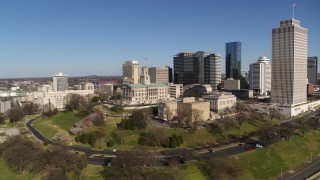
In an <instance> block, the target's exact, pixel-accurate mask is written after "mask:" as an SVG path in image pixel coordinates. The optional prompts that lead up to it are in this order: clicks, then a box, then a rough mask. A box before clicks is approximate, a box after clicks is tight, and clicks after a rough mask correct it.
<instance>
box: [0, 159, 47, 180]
mask: <svg viewBox="0 0 320 180" xmlns="http://www.w3.org/2000/svg"><path fill="white" fill-rule="evenodd" d="M0 179H1V180H12V179H15V180H40V179H41V177H39V176H35V175H32V174H30V173H27V172H25V173H24V174H22V175H18V174H16V173H14V172H12V171H11V170H10V169H8V167H7V165H6V162H5V161H4V160H3V159H2V157H0Z"/></svg>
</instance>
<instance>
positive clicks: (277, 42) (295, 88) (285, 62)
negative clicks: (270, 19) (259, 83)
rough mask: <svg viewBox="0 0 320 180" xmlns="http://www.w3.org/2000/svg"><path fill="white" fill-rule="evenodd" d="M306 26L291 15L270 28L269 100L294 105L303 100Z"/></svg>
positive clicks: (305, 83) (304, 92)
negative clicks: (270, 68)
mask: <svg viewBox="0 0 320 180" xmlns="http://www.w3.org/2000/svg"><path fill="white" fill-rule="evenodd" d="M307 43H308V30H307V29H306V28H303V27H301V26H300V22H299V21H297V20H295V19H290V20H284V21H281V22H280V27H279V28H274V29H272V80H271V102H272V103H277V104H281V105H285V106H294V105H297V104H302V103H305V102H307V88H306V87H307V51H308V45H307Z"/></svg>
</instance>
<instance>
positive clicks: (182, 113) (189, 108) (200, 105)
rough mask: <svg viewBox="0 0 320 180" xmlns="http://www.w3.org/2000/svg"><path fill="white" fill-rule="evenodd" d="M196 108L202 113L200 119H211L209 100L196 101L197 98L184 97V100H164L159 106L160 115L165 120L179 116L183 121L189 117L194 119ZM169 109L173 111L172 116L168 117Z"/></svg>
mask: <svg viewBox="0 0 320 180" xmlns="http://www.w3.org/2000/svg"><path fill="white" fill-rule="evenodd" d="M194 110H198V111H199V112H200V113H201V116H200V118H199V119H198V120H199V121H206V120H209V119H211V113H210V103H209V102H208V101H196V100H195V98H194V97H193V98H192V97H191V98H190V97H189V98H183V99H182V101H167V102H163V103H161V104H160V105H159V107H158V117H159V118H160V119H163V120H172V119H177V118H179V119H180V120H182V121H186V120H187V119H189V120H190V122H192V121H193V118H192V115H193V113H194ZM167 111H170V112H171V114H170V115H171V117H167V115H168V114H167Z"/></svg>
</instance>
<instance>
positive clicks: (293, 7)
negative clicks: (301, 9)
mask: <svg viewBox="0 0 320 180" xmlns="http://www.w3.org/2000/svg"><path fill="white" fill-rule="evenodd" d="M295 8H296V4H293V5H292V19H294V9H295Z"/></svg>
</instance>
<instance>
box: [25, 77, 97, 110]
mask: <svg viewBox="0 0 320 180" xmlns="http://www.w3.org/2000/svg"><path fill="white" fill-rule="evenodd" d="M80 87H83V89H81V90H66V91H36V92H33V93H31V98H32V99H33V103H34V104H38V105H39V106H43V105H46V104H49V103H50V105H52V108H57V109H65V107H66V105H67V103H68V101H67V96H68V95H69V94H79V95H81V96H84V97H86V96H93V94H94V85H93V84H92V83H85V84H83V85H82V86H80ZM40 89H43V88H40ZM44 90H46V88H44Z"/></svg>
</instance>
